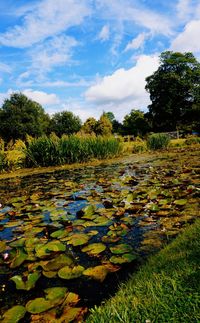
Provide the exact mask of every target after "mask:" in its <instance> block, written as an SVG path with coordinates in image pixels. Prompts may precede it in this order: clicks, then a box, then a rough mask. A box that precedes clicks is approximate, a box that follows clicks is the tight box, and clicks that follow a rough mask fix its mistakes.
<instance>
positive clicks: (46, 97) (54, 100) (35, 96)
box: [22, 89, 60, 105]
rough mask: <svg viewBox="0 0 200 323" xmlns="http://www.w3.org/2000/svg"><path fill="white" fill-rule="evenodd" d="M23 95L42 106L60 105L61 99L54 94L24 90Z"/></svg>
mask: <svg viewBox="0 0 200 323" xmlns="http://www.w3.org/2000/svg"><path fill="white" fill-rule="evenodd" d="M22 93H23V94H25V95H26V96H27V97H28V98H30V99H31V100H34V101H36V102H38V103H40V104H41V105H54V104H58V103H60V99H59V98H58V97H57V95H56V94H54V93H51V94H48V93H46V92H43V91H34V90H32V89H26V90H23V91H22Z"/></svg>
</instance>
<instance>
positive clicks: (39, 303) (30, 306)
mask: <svg viewBox="0 0 200 323" xmlns="http://www.w3.org/2000/svg"><path fill="white" fill-rule="evenodd" d="M52 307H54V304H53V303H52V302H51V301H50V300H46V299H44V298H42V297H39V298H35V299H34V300H31V301H29V302H28V303H27V304H26V310H27V311H28V312H29V313H32V314H38V313H42V312H45V311H47V310H49V309H50V308H52Z"/></svg>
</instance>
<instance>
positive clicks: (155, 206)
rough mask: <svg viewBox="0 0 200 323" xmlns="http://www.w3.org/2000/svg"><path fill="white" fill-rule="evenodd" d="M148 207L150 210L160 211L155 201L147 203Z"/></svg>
mask: <svg viewBox="0 0 200 323" xmlns="http://www.w3.org/2000/svg"><path fill="white" fill-rule="evenodd" d="M148 209H149V210H150V211H152V212H158V211H160V208H159V206H158V205H157V204H155V203H151V204H149V205H148Z"/></svg>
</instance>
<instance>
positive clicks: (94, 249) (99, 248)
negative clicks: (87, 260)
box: [81, 242, 106, 256]
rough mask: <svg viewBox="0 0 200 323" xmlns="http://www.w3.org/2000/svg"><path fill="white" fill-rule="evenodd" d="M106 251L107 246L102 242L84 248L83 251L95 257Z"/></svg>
mask: <svg viewBox="0 0 200 323" xmlns="http://www.w3.org/2000/svg"><path fill="white" fill-rule="evenodd" d="M105 249H106V245H105V244H103V243H101V242H97V243H91V244H90V245H88V246H86V247H83V248H82V249H81V251H82V252H86V253H87V254H88V255H90V256H95V255H98V254H100V253H101V252H103V251H104V250H105Z"/></svg>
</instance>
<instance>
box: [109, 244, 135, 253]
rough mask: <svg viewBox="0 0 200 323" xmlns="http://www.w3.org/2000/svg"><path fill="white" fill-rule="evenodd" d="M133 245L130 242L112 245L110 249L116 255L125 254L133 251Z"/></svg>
mask: <svg viewBox="0 0 200 323" xmlns="http://www.w3.org/2000/svg"><path fill="white" fill-rule="evenodd" d="M132 249H133V248H132V247H131V246H129V245H128V244H124V243H122V244H118V245H116V246H114V247H110V251H111V252H112V253H114V254H116V255H119V254H123V253H129V252H131V251H132Z"/></svg>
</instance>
